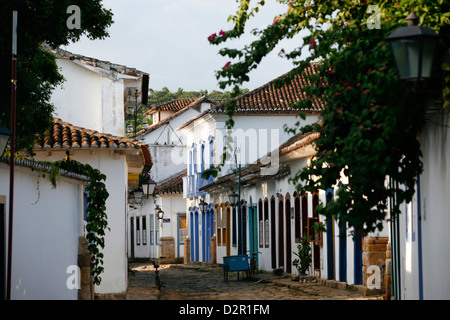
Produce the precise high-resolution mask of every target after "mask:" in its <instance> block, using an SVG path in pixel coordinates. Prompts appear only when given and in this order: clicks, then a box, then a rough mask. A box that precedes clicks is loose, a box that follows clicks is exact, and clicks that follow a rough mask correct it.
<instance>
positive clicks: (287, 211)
mask: <svg viewBox="0 0 450 320" xmlns="http://www.w3.org/2000/svg"><path fill="white" fill-rule="evenodd" d="M284 204H285V210H284V215H285V225H286V250H285V255H286V272H287V273H291V272H292V245H291V242H292V236H291V197H290V195H289V193H287V194H286V200H285V203H284Z"/></svg>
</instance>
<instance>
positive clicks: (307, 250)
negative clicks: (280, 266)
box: [292, 235, 312, 276]
mask: <svg viewBox="0 0 450 320" xmlns="http://www.w3.org/2000/svg"><path fill="white" fill-rule="evenodd" d="M294 254H295V255H296V256H297V257H298V258H297V259H295V260H294V261H293V262H292V264H293V265H294V266H295V268H296V269H297V271H298V274H299V276H304V275H306V272H307V271H308V269H309V267H310V266H311V262H312V256H311V245H310V244H309V242H308V239H307V237H306V235H304V236H303V238H300V242H299V243H298V245H297V252H295V251H294Z"/></svg>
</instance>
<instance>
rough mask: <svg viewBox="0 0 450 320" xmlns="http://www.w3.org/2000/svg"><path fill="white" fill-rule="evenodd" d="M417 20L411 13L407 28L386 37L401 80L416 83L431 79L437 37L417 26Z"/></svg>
mask: <svg viewBox="0 0 450 320" xmlns="http://www.w3.org/2000/svg"><path fill="white" fill-rule="evenodd" d="M418 20H419V18H418V17H417V15H416V14H415V13H414V12H411V13H410V14H409V15H408V17H407V18H406V21H407V22H408V26H407V27H402V28H398V29H396V30H394V32H393V33H392V34H390V35H389V36H388V37H387V40H389V42H390V44H391V49H392V54H393V56H394V60H395V65H396V67H397V71H398V75H399V77H400V79H401V80H410V81H416V80H421V79H426V78H430V77H431V71H432V67H433V59H434V55H435V54H434V53H435V48H436V46H437V43H438V38H439V36H438V35H437V34H436V32H434V31H433V30H432V29H430V28H427V27H421V26H418V25H417V24H418Z"/></svg>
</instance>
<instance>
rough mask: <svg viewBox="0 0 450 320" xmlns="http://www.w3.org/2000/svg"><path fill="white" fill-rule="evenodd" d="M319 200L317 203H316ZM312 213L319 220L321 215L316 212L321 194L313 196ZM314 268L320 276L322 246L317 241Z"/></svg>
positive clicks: (314, 248) (314, 245)
mask: <svg viewBox="0 0 450 320" xmlns="http://www.w3.org/2000/svg"><path fill="white" fill-rule="evenodd" d="M316 199H317V201H316ZM312 201H313V202H312V212H313V218H316V219H319V213H318V212H317V211H316V208H317V206H318V205H319V194H318V193H314V194H313V196H312ZM313 243H314V244H313V268H314V272H315V271H317V270H318V271H319V274H320V246H319V245H318V244H317V242H316V241H314V242H313Z"/></svg>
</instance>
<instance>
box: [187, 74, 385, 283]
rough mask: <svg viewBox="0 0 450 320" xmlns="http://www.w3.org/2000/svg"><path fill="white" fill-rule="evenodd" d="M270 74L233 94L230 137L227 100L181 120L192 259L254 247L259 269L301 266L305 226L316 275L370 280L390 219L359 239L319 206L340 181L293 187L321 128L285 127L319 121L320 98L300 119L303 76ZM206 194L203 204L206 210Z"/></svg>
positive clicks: (292, 270) (216, 258)
mask: <svg viewBox="0 0 450 320" xmlns="http://www.w3.org/2000/svg"><path fill="white" fill-rule="evenodd" d="M305 72H312V68H311V69H306V70H305ZM274 81H275V80H274ZM274 81H271V82H269V83H267V84H266V85H264V86H262V87H260V88H257V89H255V90H253V91H250V92H248V93H246V94H244V95H242V96H240V97H238V98H236V99H235V102H236V109H235V113H234V115H233V120H234V122H235V123H234V127H233V130H231V131H229V132H228V136H227V135H226V127H225V121H226V120H227V119H228V116H227V115H225V114H224V108H225V105H224V104H221V105H219V106H218V107H216V108H212V109H211V110H207V111H205V112H204V113H202V114H201V115H199V116H198V117H196V118H193V119H191V120H190V121H188V122H187V123H185V124H184V125H183V126H181V127H179V128H178V130H179V131H181V132H182V133H184V134H185V135H186V138H187V148H188V154H187V162H188V166H187V175H186V177H184V178H183V179H184V186H183V192H184V197H185V198H186V202H187V204H186V210H187V214H188V235H189V238H188V240H189V242H190V246H189V258H190V261H202V262H213V263H214V262H217V263H219V264H221V263H223V258H224V257H226V256H230V255H240V254H248V255H251V254H256V256H257V264H258V268H259V269H262V270H274V269H282V270H283V271H284V272H286V273H294V274H295V273H297V270H296V269H295V267H294V265H293V261H294V259H295V258H296V256H295V255H294V251H296V250H297V248H296V247H297V242H298V240H299V239H300V238H301V237H303V236H304V235H308V237H309V239H310V240H311V246H312V255H313V262H312V266H311V268H310V270H309V274H310V275H316V276H318V277H319V278H321V279H324V280H326V281H328V280H329V281H332V282H334V283H337V282H342V283H344V284H345V285H347V284H349V285H363V284H366V282H367V278H368V276H370V275H371V273H369V271H370V270H371V269H369V270H368V266H369V263H370V261H371V260H370V259H369V258H370V257H372V256H374V254H373V253H372V251H370V250H373V249H372V247H373V246H372V247H370V248H369V245H368V244H366V242H367V243H370V244H372V243H374V244H379V243H380V242H382V245H381V246H383V244H384V253H383V254H384V257H385V255H386V245H387V237H388V231H387V228H385V231H384V233H377V234H371V235H368V236H366V237H365V238H364V239H362V238H361V237H360V236H358V235H356V236H355V237H353V230H351V229H348V228H343V229H339V227H338V225H337V222H336V221H330V222H326V221H325V220H324V217H322V216H319V215H318V214H317V212H316V211H315V208H316V206H318V205H319V203H320V202H322V203H324V204H326V203H328V202H329V201H332V199H333V198H334V196H335V194H336V189H337V188H338V185H336V186H330V188H328V189H327V190H326V191H321V192H319V193H318V194H311V193H304V194H299V193H298V192H297V191H296V187H295V186H294V185H293V184H292V183H291V182H290V181H289V180H290V178H291V177H293V175H295V173H297V172H298V171H299V170H301V169H302V168H304V167H305V166H306V165H307V163H308V161H310V158H311V157H312V156H314V154H315V147H314V140H315V139H316V138H317V134H315V133H310V134H296V135H294V134H292V133H291V134H289V133H288V132H286V131H285V130H284V127H285V125H286V126H287V127H289V128H292V127H294V126H295V125H296V123H297V122H298V121H300V126H305V125H309V124H313V123H316V122H317V121H318V120H319V115H320V111H321V110H322V105H321V104H320V103H319V102H317V103H316V104H315V105H313V106H312V107H311V109H309V110H302V111H303V112H304V113H305V114H306V118H305V119H304V120H300V118H299V117H297V113H298V110H297V109H293V108H291V107H290V104H291V103H295V102H298V101H299V100H300V99H302V98H303V94H304V93H303V87H304V82H303V79H302V77H301V76H296V77H295V78H294V79H293V80H292V82H291V83H290V84H288V85H284V86H282V87H281V88H279V89H276V88H275V87H274ZM227 139H228V141H229V149H228V150H230V155H229V157H228V160H227V162H226V163H225V165H224V167H223V169H222V170H221V171H220V172H219V174H218V177H216V178H214V179H213V178H212V177H210V178H209V179H203V178H202V177H201V172H202V171H203V170H204V169H205V168H208V167H210V166H214V165H217V164H218V163H219V161H220V160H219V159H220V157H221V155H222V152H223V151H222V150H223V147H224V146H225V145H226V142H225V140H227ZM343 179H345V177H343ZM231 193H237V194H239V200H238V203H239V205H237V206H232V204H231V203H230V200H229V196H230V194H231ZM201 201H205V202H206V203H207V206H206V210H205V211H203V212H202V211H201V210H200V206H199V204H200V202H201ZM239 206H240V210H239ZM315 223H322V224H327V230H328V231H327V232H326V233H317V234H316V233H315V232H314V231H313V229H312V225H314V224H315ZM365 248H366V251H365V252H364V249H365ZM380 260H382V263H380V266H377V267H379V268H380V273H383V272H384V264H385V263H384V258H382V259H380Z"/></svg>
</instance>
